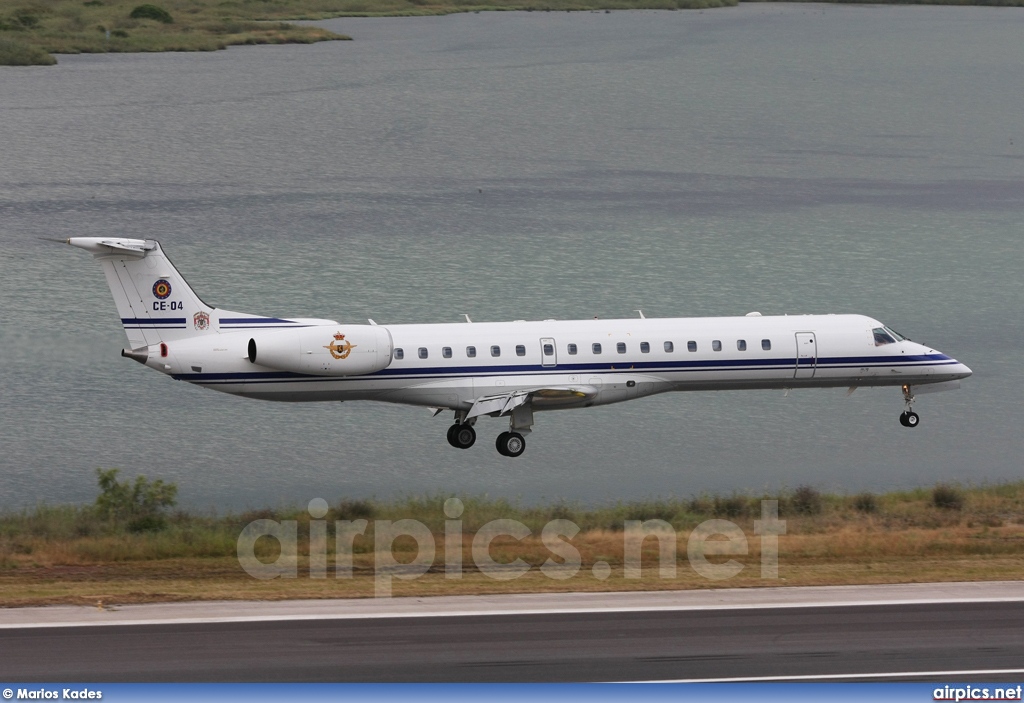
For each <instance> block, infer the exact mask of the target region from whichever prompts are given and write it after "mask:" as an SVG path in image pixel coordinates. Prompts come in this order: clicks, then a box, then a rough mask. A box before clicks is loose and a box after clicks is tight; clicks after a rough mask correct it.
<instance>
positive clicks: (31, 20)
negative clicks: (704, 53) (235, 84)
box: [0, 0, 1024, 66]
mask: <svg viewBox="0 0 1024 703" xmlns="http://www.w3.org/2000/svg"><path fill="white" fill-rule="evenodd" d="M754 1H761V0H754ZM767 1H771V0H767ZM815 1H821V0H815ZM824 1H826V2H829V1H831V2H846V1H847V0H824ZM858 3H859V4H865V3H867V4H927V5H985V6H1000V7H1021V6H1024V0H858ZM736 4H737V0H488V1H487V2H476V1H475V0H447V1H446V0H437V1H436V2H435V1H433V0H156V2H154V3H147V2H145V1H144V0H143V1H142V2H140V0H14V2H13V3H12V4H10V5H9V7H8V8H5V9H4V10H0V66H5V65H6V66H29V65H53V64H55V63H56V62H57V60H56V58H55V57H54V56H53V54H78V53H107V52H144V51H145V52H149V51H215V50H218V49H225V48H227V47H228V46H237V45H243V44H288V43H300V44H311V43H314V42H321V41H336V40H345V39H351V37H348V36H344V35H340V34H336V33H334V32H330V31H327V30H325V29H322V28H320V27H315V26H309V25H294V24H291V22H293V21H297V20H323V19H330V18H334V17H402V16H423V15H446V14H454V13H462V12H491V11H511V10H516V11H537V12H585V11H590V12H600V11H611V10H682V9H707V8H713V7H731V6H735V5H736ZM140 8H146V9H145V10H141V11H140Z"/></svg>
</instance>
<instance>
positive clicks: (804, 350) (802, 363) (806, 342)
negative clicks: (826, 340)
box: [793, 332, 818, 378]
mask: <svg viewBox="0 0 1024 703" xmlns="http://www.w3.org/2000/svg"><path fill="white" fill-rule="evenodd" d="M817 365H818V342H817V340H816V339H815V337H814V332H797V333H796V370H795V371H794V372H793V378H814V370H815V368H816V367H817Z"/></svg>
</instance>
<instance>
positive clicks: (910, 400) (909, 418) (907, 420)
mask: <svg viewBox="0 0 1024 703" xmlns="http://www.w3.org/2000/svg"><path fill="white" fill-rule="evenodd" d="M903 401H904V402H905V403H906V404H907V409H906V410H904V411H903V413H901V414H900V424H901V425H903V426H904V427H917V425H918V423H919V422H921V418H920V416H919V415H918V414H917V413H915V412H914V411H913V409H912V406H913V404H914V394H913V393H912V392H911V390H910V386H907V385H904V386H903Z"/></svg>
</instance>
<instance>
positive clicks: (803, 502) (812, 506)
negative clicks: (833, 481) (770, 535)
mask: <svg viewBox="0 0 1024 703" xmlns="http://www.w3.org/2000/svg"><path fill="white" fill-rule="evenodd" d="M790 505H791V506H792V508H793V512H795V513H797V514H799V515H817V514H818V513H820V512H821V493H819V492H818V491H816V490H815V489H813V488H811V487H810V486H800V487H799V488H797V489H796V490H795V491H793V497H792V498H791V499H790Z"/></svg>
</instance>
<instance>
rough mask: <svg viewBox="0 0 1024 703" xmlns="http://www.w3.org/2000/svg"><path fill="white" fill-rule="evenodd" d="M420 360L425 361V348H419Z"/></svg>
mask: <svg viewBox="0 0 1024 703" xmlns="http://www.w3.org/2000/svg"><path fill="white" fill-rule="evenodd" d="M420 358H421V359H426V358H427V348H426V347H420Z"/></svg>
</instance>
